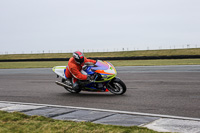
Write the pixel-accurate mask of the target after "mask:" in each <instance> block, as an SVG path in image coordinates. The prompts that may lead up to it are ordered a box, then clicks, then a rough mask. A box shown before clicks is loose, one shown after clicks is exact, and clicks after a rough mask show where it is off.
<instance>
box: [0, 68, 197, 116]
mask: <svg viewBox="0 0 200 133" xmlns="http://www.w3.org/2000/svg"><path fill="white" fill-rule="evenodd" d="M116 69H117V71H118V75H117V76H118V77H120V78H121V79H122V80H123V81H124V82H125V84H126V86H127V92H126V93H125V94H124V95H120V96H118V95H113V94H111V93H109V92H107V93H91V92H81V93H80V94H71V93H69V92H67V91H66V90H65V89H64V88H63V87H60V86H58V85H56V84H55V81H56V80H60V79H57V78H56V75H55V74H54V73H53V72H52V71H51V69H50V68H37V69H0V101H13V102H26V103H40V104H52V105H63V106H74V107H86V108H99V109H110V110H121V111H132V112H142V113H152V114H161V115H173V116H183V117H193V118H200V112H199V110H200V102H199V101H200V66H199V65H194V66H127V67H116Z"/></svg>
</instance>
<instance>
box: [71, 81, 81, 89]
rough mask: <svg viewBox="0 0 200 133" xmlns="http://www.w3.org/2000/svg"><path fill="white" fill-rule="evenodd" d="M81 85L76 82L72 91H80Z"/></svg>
mask: <svg viewBox="0 0 200 133" xmlns="http://www.w3.org/2000/svg"><path fill="white" fill-rule="evenodd" d="M79 89H80V88H79V84H78V83H77V82H75V83H74V84H73V86H72V90H79Z"/></svg>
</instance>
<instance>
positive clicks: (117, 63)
mask: <svg viewBox="0 0 200 133" xmlns="http://www.w3.org/2000/svg"><path fill="white" fill-rule="evenodd" d="M109 62H111V63H112V64H113V65H114V66H163V65H200V59H165V60H120V61H109ZM66 65H67V61H44V62H42V61H41V62H0V69H15V68H52V67H53V66H66Z"/></svg>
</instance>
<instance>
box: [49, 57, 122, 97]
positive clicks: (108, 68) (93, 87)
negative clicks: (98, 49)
mask: <svg viewBox="0 0 200 133" xmlns="http://www.w3.org/2000/svg"><path fill="white" fill-rule="evenodd" d="M66 69H67V66H55V67H53V69H52V70H53V71H54V72H55V73H56V74H57V77H58V78H59V77H60V78H61V82H59V81H56V82H55V83H56V84H57V85H60V86H62V87H64V88H65V89H66V90H67V91H69V92H71V93H79V92H80V91H91V92H109V91H110V92H111V93H113V94H116V95H122V94H124V93H125V92H126V85H125V84H124V82H123V81H122V80H121V79H120V78H118V77H116V76H117V71H116V69H115V67H114V66H113V65H112V64H111V63H109V62H106V61H102V60H97V62H96V64H94V65H91V64H90V63H88V64H87V63H85V65H84V66H83V69H82V70H81V73H82V74H85V75H91V76H92V75H93V76H94V80H89V81H80V80H79V88H80V89H79V90H74V89H72V79H67V77H66V75H65V71H66Z"/></svg>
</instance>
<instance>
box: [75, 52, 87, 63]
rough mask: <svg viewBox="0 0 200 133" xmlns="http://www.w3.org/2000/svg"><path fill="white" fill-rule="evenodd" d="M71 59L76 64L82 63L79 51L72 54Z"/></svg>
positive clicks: (81, 54)
mask: <svg viewBox="0 0 200 133" xmlns="http://www.w3.org/2000/svg"><path fill="white" fill-rule="evenodd" d="M73 58H74V60H75V61H76V63H78V64H82V63H83V62H84V55H83V53H81V52H80V51H76V52H74V53H73Z"/></svg>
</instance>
